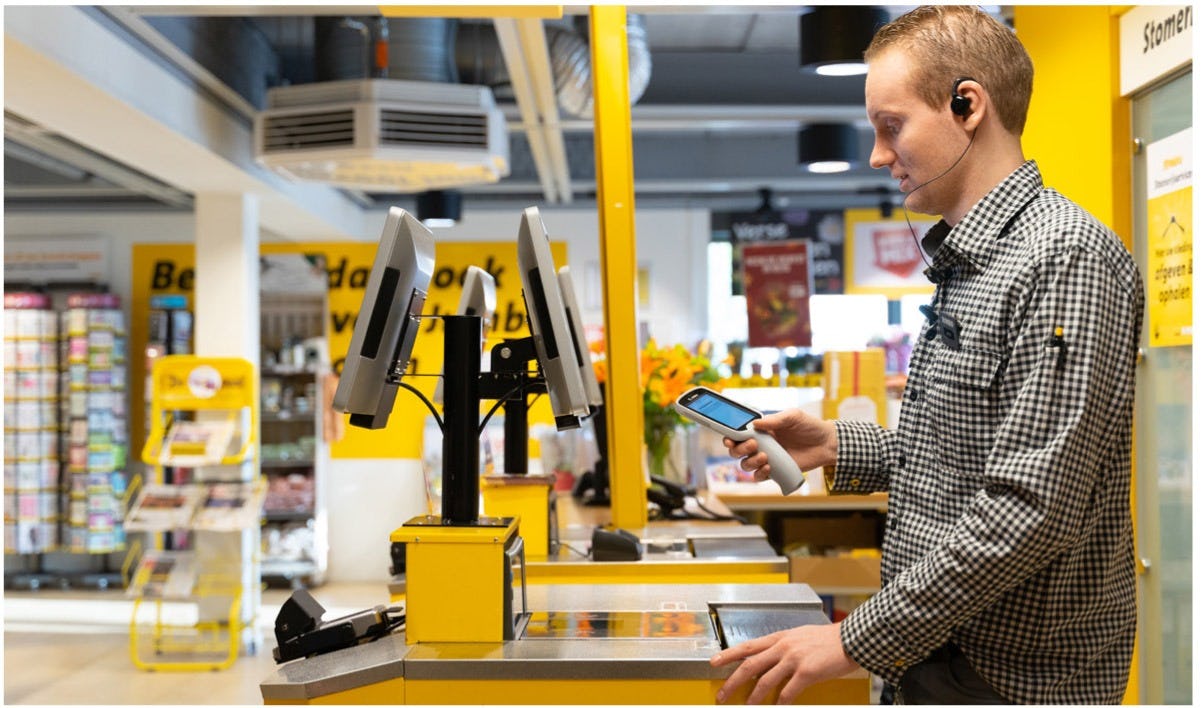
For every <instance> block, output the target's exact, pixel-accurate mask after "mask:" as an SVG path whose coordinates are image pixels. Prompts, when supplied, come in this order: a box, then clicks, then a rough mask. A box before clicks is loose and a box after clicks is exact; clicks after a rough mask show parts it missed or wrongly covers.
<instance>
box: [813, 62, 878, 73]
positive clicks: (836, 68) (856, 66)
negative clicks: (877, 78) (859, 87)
mask: <svg viewBox="0 0 1204 708" xmlns="http://www.w3.org/2000/svg"><path fill="white" fill-rule="evenodd" d="M867 71H869V67H867V66H866V65H865V62H861V61H850V62H843V63H842V62H834V63H832V64H820V65H819V66H817V67H815V73H817V74H819V75H820V76H860V75H861V74H864V73H865V72H867Z"/></svg>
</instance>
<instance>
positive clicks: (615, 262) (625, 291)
mask: <svg viewBox="0 0 1204 708" xmlns="http://www.w3.org/2000/svg"><path fill="white" fill-rule="evenodd" d="M589 17H590V60H591V61H592V66H593V79H594V157H595V159H594V164H595V169H596V170H597V180H598V221H599V229H598V234H599V240H600V249H601V261H602V292H603V300H604V305H603V308H604V310H603V315H604V318H605V324H606V361H607V366H608V371H607V381H606V425H607V430H608V431H609V439H608V441H607V455H608V460H609V464H610V495H611V496H610V499H611V502H610V508H611V520H612V521H613V522H614V523H615V524H616V525H617V526H620V527H624V528H638V527H642V526H643V525H644V524H645V523H646V520H647V512H646V509H647V506H646V502H645V499H644V475H643V439H644V433H643V431H644V408H643V401H642V398H641V394H640V359H639V344H638V341H637V330H636V307H635V303H636V279H635V275H636V257H635V256H636V254H635V187H634V185H633V168H632V149H631V101H630V98H629V94H628V79H627V11H626V9H625V8H624V7H623V6H617V5H602V6H599V5H593V6H591V7H590V10H589Z"/></svg>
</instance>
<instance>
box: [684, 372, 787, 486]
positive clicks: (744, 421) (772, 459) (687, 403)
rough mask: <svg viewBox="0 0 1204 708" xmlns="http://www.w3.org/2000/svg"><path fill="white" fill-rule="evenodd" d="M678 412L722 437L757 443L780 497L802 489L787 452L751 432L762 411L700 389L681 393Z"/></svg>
mask: <svg viewBox="0 0 1204 708" xmlns="http://www.w3.org/2000/svg"><path fill="white" fill-rule="evenodd" d="M674 406H675V407H676V409H677V412H678V413H681V414H682V415H683V416H685V417H686V418H689V419H690V420H692V421H695V422H697V423H701V424H702V425H705V426H706V427H708V428H710V429H711V430H714V431H715V432H717V433H719V434H720V435H722V436H724V437H725V438H731V439H732V440H756V441H757V448H758V449H759V450H760V451H761V452H764V453H765V454H766V455H768V456H769V478H770V479H772V480H773V481H774V482H777V484H778V486H779V487H781V489H782V494H790V493H791V492H793V491H795V490H796V489H798V488H799V487H801V486H803V479H804V477H803V472H802V470H800V469H799V468H798V465H797V464H796V463H795V461H794V458H792V457H791V456H790V453H788V452H786V450H785V449H784V448H783V447H782V446H781V444H779V443H778V441H777V439H776V438H774V437H773V436H772V435H770V434H769V433H762V432H759V431H757V430H754V429H753V427H752V422H753V421H754V420H756V419H757V418H760V417H761V412H760V411H758V410H755V409H753V408H749V407H748V406H745V405H742V404H739V403H736V402H735V401H733V400H731V399H730V398H725V397H723V396H720V395H719V394H718V393H715V392H714V391H712V390H711V389H709V388H704V387H701V386H699V387H698V388H692V389H690V390H689V391H686V392H685V393H683V394H681V396H679V397H678V399H677V402H676V403H674Z"/></svg>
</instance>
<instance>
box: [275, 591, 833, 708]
mask: <svg viewBox="0 0 1204 708" xmlns="http://www.w3.org/2000/svg"><path fill="white" fill-rule="evenodd" d="M527 592H528V598H529V602H530V608H531V609H532V610H535V611H556V612H580V611H607V612H706V611H707V610H708V609H709V606H710V605H711V604H713V603H722V604H729V605H732V604H751V605H758V604H771V605H773V604H789V605H791V606H793V607H799V608H805V609H809V610H815V611H816V612H822V603H821V602H820V599H819V596H818V595H816V594H815V592H814V591H812V590H811V588H810V587H808V586H806V585H801V584H716V585H693V584H690V585H686V584H683V585H671V584H663V585H662V584H655V585H630V584H622V585H536V586H530V587H528V589H527ZM718 651H719V640H718V638H717V637H715V636H714V633H713V631H712V632H710V636H709V637H708V638H707V639H698V638H684V639H678V638H659V637H658V638H613V639H547V638H529V637H528V638H521V639H517V640H514V641H505V642H497V643H468V642H466V643H430V644H416V645H410V646H407V645H406V644H405V639H404V634H403V633H397V634H393V635H390V636H389V637H386V638H384V639H381V640H378V641H376V642H372V643H369V644H364V645H360V646H357V647H352V648H349V649H344V650H342V651H338V652H334V653H331V654H325V655H321V656H317V657H313V658H309V659H301V660H298V661H295V662H292V663H289V664H284V665H282V666H281V667H279V668H278V669H277V671H276V672H275V674H274V675H272V676H271V677H269V678H268V679H267V680H265V681H263V682H262V683H261V684H260V690H261V692H262V694H263V697H264V699H265V700H278V701H285V700H294V701H295V700H300V699H306V700H312V699H314V698H316V697H320V696H324V695H329V694H332V693H337V692H342V691H348V690H351V689H355V688H359V687H362V686H367V685H370V684H373V683H378V682H380V681H384V680H388V679H391V678H397V677H404V678H405V680H407V681H411V680H423V679H432V680H433V679H441V680H446V679H490V678H491V679H499V678H505V679H516V680H540V679H549V680H573V679H597V678H610V679H627V678H641V679H647V678H666V679H669V678H673V679H698V680H714V679H723V678H726V677H727V676H728V675H730V674H731V672H732V671H733V670H734V667H732V666H727V667H723V668H719V669H716V668H713V667H712V666H711V665H710V658H711V657H712V656H713V655H714V654H715V653H716V652H718Z"/></svg>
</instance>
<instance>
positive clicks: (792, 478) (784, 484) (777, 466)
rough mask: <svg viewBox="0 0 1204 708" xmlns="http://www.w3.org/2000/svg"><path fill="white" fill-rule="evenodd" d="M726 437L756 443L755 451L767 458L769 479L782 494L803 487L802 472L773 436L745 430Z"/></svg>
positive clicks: (803, 478)
mask: <svg viewBox="0 0 1204 708" xmlns="http://www.w3.org/2000/svg"><path fill="white" fill-rule="evenodd" d="M728 437H730V438H731V439H732V440H756V441H757V449H758V450H760V451H761V452H764V453H765V454H766V456H768V457H769V478H770V479H772V480H773V481H774V482H777V485H778V487H779V488H780V489H781V490H782V494H790V493H791V492H794V491H795V490H796V489H798V488H799V487H801V486H803V481H804V480H805V479H806V478H805V477H804V476H803V471H802V470H800V469H799V467H798V464H797V463H796V462H795V461H794V458H793V457H791V456H790V453H788V452H786V448H784V447H782V444H781V443H779V442H778V440H777V438H775V437H774V436H772V435H770V434H769V433H763V432H761V431H759V430H752V429H746V430H737V431H735V432H734V433H729V434H728Z"/></svg>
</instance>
